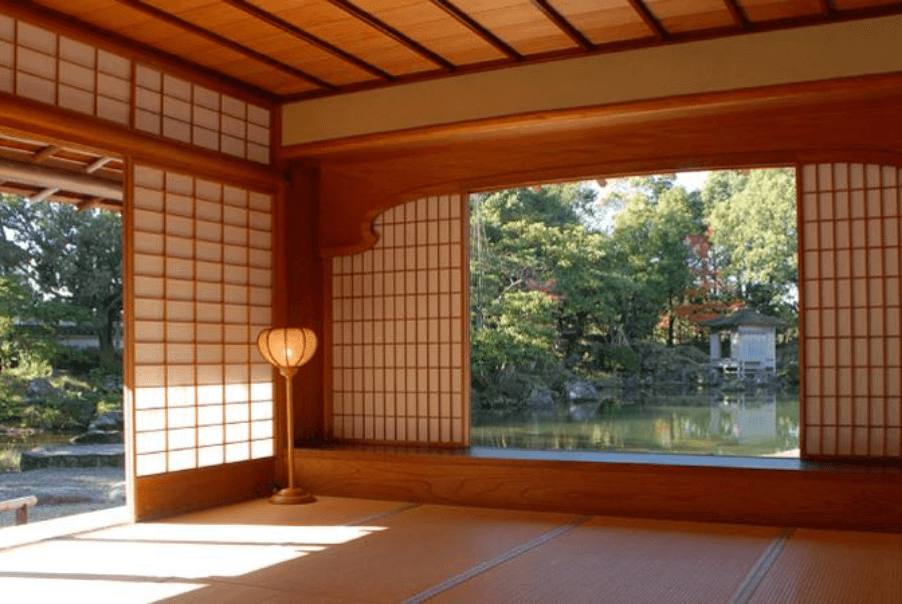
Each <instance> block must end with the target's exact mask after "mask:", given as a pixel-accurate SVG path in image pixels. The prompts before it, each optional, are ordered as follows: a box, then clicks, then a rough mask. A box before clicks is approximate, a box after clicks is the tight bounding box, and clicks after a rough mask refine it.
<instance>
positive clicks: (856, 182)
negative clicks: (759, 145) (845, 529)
mask: <svg viewBox="0 0 902 604" xmlns="http://www.w3.org/2000/svg"><path fill="white" fill-rule="evenodd" d="M900 177H902V174H900V171H899V169H898V168H896V167H893V166H877V165H863V164H854V163H851V164H847V163H832V164H818V165H806V166H803V167H802V169H801V178H800V179H799V185H800V187H801V196H802V198H801V226H802V229H801V233H800V238H801V242H800V243H801V246H800V247H801V249H802V252H803V253H802V259H801V262H802V270H801V276H802V288H801V291H802V292H803V300H802V302H803V319H804V322H803V338H804V339H803V342H804V347H803V350H802V360H803V363H804V365H803V367H804V393H805V397H804V401H803V406H802V409H803V411H804V418H803V421H804V424H805V441H804V442H805V452H806V453H807V454H808V455H813V456H866V457H890V458H898V457H900V455H902V450H900V426H902V421H900V419H902V418H900V397H902V391H900V370H902V360H900V346H902V340H900V289H899V277H900V272H899V270H900V269H899V267H900V260H902V258H900V253H902V247H900V235H899V232H900V183H902V180H900Z"/></svg>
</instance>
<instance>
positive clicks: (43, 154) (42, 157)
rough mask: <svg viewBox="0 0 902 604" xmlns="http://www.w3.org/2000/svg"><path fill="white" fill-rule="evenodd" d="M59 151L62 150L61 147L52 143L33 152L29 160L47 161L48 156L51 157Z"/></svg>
mask: <svg viewBox="0 0 902 604" xmlns="http://www.w3.org/2000/svg"><path fill="white" fill-rule="evenodd" d="M60 151H62V149H61V148H59V147H56V146H54V145H50V146H48V147H44V148H43V149H40V150H39V151H38V152H37V153H35V154H34V155H32V156H31V161H32V162H33V163H36V164H40V163H42V162H44V161H47V160H48V159H50V157H52V156H53V155H56V154H57V153H59V152H60Z"/></svg>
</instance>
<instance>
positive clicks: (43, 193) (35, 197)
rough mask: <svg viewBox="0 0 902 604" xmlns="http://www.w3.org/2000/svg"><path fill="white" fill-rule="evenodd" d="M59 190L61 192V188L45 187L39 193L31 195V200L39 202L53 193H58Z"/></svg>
mask: <svg viewBox="0 0 902 604" xmlns="http://www.w3.org/2000/svg"><path fill="white" fill-rule="evenodd" d="M59 192H60V190H59V189H54V188H48V189H44V190H43V191H41V192H40V193H38V194H37V195H32V196H31V197H29V201H31V202H32V203H39V202H41V201H44V200H45V199H47V198H48V197H50V196H51V195H56V194H57V193H59Z"/></svg>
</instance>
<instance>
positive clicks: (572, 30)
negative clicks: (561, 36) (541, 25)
mask: <svg viewBox="0 0 902 604" xmlns="http://www.w3.org/2000/svg"><path fill="white" fill-rule="evenodd" d="M532 3H533V5H534V6H535V7H536V8H537V9H539V10H540V11H542V14H544V15H545V17H547V18H548V19H550V20H551V21H552V22H553V23H554V24H555V25H557V27H558V29H560V30H561V31H562V32H564V33H565V34H567V36H568V37H569V38H570V39H571V40H573V41H574V42H576V43H577V44H579V45H580V46H581V47H583V48H584V49H585V50H593V49H594V48H595V44H594V43H593V42H592V41H591V40H589V38H587V37H586V36H585V35H584V34H583V32H581V31H579V30H578V29H576V27H574V26H573V24H572V23H570V22H569V21H567V19H565V18H564V16H563V15H562V14H561V13H559V12H558V11H557V9H555V8H554V7H553V6H551V5H550V4H549V3H548V1H547V0H532Z"/></svg>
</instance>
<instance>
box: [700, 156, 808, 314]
mask: <svg viewBox="0 0 902 604" xmlns="http://www.w3.org/2000/svg"><path fill="white" fill-rule="evenodd" d="M704 193H705V194H707V198H708V199H710V200H712V202H713V200H717V202H716V203H711V206H710V208H711V211H710V226H711V243H712V245H713V246H714V248H715V254H717V255H718V256H720V258H721V263H722V266H723V269H722V270H723V276H724V278H725V279H726V281H727V282H728V283H730V284H731V285H732V286H733V287H735V288H736V291H737V296H738V297H739V298H741V299H742V300H745V301H746V302H747V303H748V304H750V305H752V306H754V307H756V308H758V309H759V310H761V311H763V312H766V313H772V314H781V315H783V316H784V317H785V318H787V319H789V318H791V316H794V315H795V314H797V312H798V310H797V309H798V270H799V269H798V237H797V234H796V207H795V206H796V188H795V177H794V174H793V171H792V170H791V169H783V170H755V171H752V172H750V173H748V174H737V173H735V172H726V173H719V174H714V175H712V178H710V179H709V181H708V185H707V186H706V187H705V190H704Z"/></svg>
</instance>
